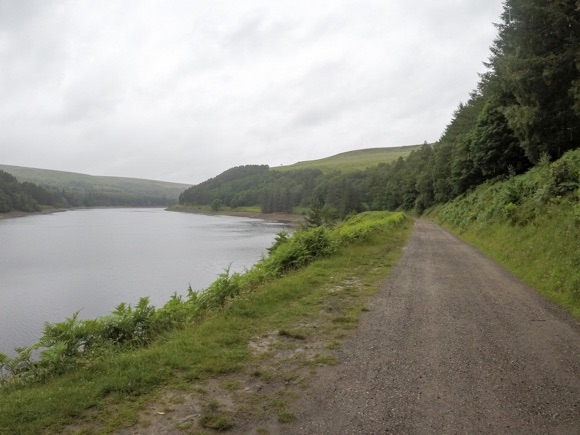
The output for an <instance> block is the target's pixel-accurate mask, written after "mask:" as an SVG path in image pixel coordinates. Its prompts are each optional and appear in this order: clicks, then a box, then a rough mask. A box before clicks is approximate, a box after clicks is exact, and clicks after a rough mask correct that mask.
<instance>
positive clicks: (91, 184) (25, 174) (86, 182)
mask: <svg viewBox="0 0 580 435" xmlns="http://www.w3.org/2000/svg"><path fill="white" fill-rule="evenodd" d="M0 169H1V170H3V171H5V172H8V173H10V174H12V175H14V176H15V177H16V178H17V179H18V181H20V182H24V181H29V182H31V183H35V184H38V185H41V186H50V187H56V188H58V189H80V190H105V191H118V192H123V191H125V192H131V193H136V194H141V195H147V196H158V195H160V196H163V195H165V196H168V197H174V198H177V197H178V196H179V194H180V193H181V192H183V191H184V190H185V189H187V188H188V187H189V185H187V184H180V183H169V182H165V181H155V180H144V179H139V178H124V177H104V176H93V175H85V174H77V173H74V172H63V171H53V170H49V169H36V168H25V167H21V166H9V165H0Z"/></svg>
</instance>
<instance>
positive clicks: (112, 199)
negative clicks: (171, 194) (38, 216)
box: [0, 170, 175, 213]
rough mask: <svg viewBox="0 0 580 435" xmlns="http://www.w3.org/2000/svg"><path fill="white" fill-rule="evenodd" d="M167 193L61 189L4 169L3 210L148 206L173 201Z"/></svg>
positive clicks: (0, 201) (0, 192)
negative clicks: (25, 178)
mask: <svg viewBox="0 0 580 435" xmlns="http://www.w3.org/2000/svg"><path fill="white" fill-rule="evenodd" d="M174 202H175V201H174V199H173V198H167V197H166V196H164V195H159V196H153V195H144V194H143V195H141V194H137V193H134V192H128V191H120V190H105V189H100V190H98V189H57V188H53V187H43V186H39V185H37V184H35V183H30V182H23V183H21V182H19V181H18V180H17V179H16V177H14V176H13V175H11V174H9V173H8V172H6V171H3V170H0V213H7V212H10V211H23V212H35V211H39V210H40V209H41V208H42V207H55V208H70V207H108V206H113V207H147V206H167V205H171V204H173V203H174Z"/></svg>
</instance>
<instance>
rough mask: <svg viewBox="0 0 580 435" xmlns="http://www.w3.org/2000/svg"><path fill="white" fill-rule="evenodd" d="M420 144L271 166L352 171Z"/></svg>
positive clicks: (394, 157)
mask: <svg viewBox="0 0 580 435" xmlns="http://www.w3.org/2000/svg"><path fill="white" fill-rule="evenodd" d="M420 147H421V145H408V146H402V147H393V148H368V149H364V150H355V151H348V152H345V153H341V154H337V155H335V156H331V157H326V158H324V159H319V160H309V161H305V162H298V163H295V164H293V165H289V166H278V167H273V168H271V169H272V170H276V171H292V170H295V169H320V170H321V171H322V172H324V173H328V172H332V171H340V172H354V171H359V170H364V169H366V168H369V167H372V166H376V165H378V164H379V163H390V162H392V161H395V160H397V159H398V158H399V157H407V156H408V155H409V154H410V153H411V151H413V150H416V149H419V148H420Z"/></svg>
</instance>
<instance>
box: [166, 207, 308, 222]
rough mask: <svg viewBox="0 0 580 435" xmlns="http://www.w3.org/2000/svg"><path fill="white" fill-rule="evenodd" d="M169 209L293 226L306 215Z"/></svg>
mask: <svg viewBox="0 0 580 435" xmlns="http://www.w3.org/2000/svg"><path fill="white" fill-rule="evenodd" d="M167 211H176V212H181V213H194V214H204V215H209V216H238V217H247V218H252V219H263V220H267V221H276V222H282V223H285V224H288V225H291V226H298V225H301V224H302V223H304V216H302V215H298V214H291V213H259V212H249V211H235V210H227V211H216V212H213V211H209V210H203V209H195V208H173V207H170V208H168V209H167Z"/></svg>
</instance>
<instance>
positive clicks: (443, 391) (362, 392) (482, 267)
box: [284, 220, 580, 435]
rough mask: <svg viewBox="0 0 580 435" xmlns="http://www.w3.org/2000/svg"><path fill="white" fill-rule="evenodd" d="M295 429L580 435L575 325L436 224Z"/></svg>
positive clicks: (579, 341)
mask: <svg viewBox="0 0 580 435" xmlns="http://www.w3.org/2000/svg"><path fill="white" fill-rule="evenodd" d="M369 308H370V311H369V312H368V313H366V314H365V315H364V316H363V318H362V320H361V324H360V327H359V328H358V329H357V330H356V332H355V333H354V334H353V335H352V336H351V337H350V338H349V339H347V340H346V341H345V342H344V344H343V346H342V348H341V350H339V351H337V357H338V359H339V360H340V364H339V365H337V366H335V367H331V368H325V369H321V370H320V375H319V377H318V378H317V380H316V381H315V382H314V384H313V385H312V387H311V388H309V389H308V391H307V392H305V393H304V394H305V397H304V398H302V399H301V400H300V407H301V410H299V411H298V412H297V417H298V418H297V420H296V422H295V423H293V424H292V425H290V426H287V427H286V428H285V429H284V433H291V434H294V433H295V434H321V435H322V434H333V435H334V434H386V433H395V434H423V433H425V434H427V433H463V434H465V433H470V434H473V433H486V434H490V433H494V434H499V433H509V434H520V433H521V434H533V433H542V434H545V433H554V434H568V433H570V434H579V433H580V323H579V322H577V321H576V320H574V319H573V318H572V317H571V316H569V315H568V314H566V313H565V312H564V311H563V310H561V309H559V308H557V307H555V306H554V305H553V304H551V303H549V302H546V301H545V300H544V299H543V298H541V297H540V296H538V295H537V294H536V293H535V292H534V290H533V289H531V288H529V287H528V286H526V285H525V284H523V283H522V282H521V281H519V280H518V279H516V278H514V277H513V276H512V275H511V274H510V273H509V272H507V271H506V270H505V269H503V268H502V267H500V266H498V265H497V264H496V263H494V262H493V261H491V260H489V259H488V258H487V257H486V256H484V255H483V254H482V253H480V252H479V251H477V250H476V249H474V248H472V247H470V246H469V245H467V244H465V243H464V242H462V241H461V240H459V239H458V238H457V237H455V236H454V235H452V234H451V233H449V232H447V231H445V230H443V229H441V228H440V227H438V226H437V225H435V224H433V223H431V222H428V221H425V220H418V221H417V222H416V224H415V229H414V232H413V235H412V236H411V239H410V241H409V243H408V245H407V247H406V249H405V253H404V255H403V257H402V259H401V261H400V262H399V264H398V265H397V266H396V267H395V268H394V269H393V272H392V274H391V275H390V277H389V278H388V280H387V281H386V282H385V284H384V286H383V288H382V290H381V292H380V293H379V294H378V295H377V296H376V297H375V298H374V299H373V301H372V303H371V306H370V307H369Z"/></svg>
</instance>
